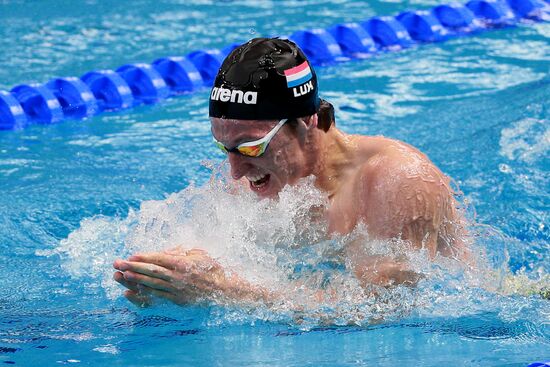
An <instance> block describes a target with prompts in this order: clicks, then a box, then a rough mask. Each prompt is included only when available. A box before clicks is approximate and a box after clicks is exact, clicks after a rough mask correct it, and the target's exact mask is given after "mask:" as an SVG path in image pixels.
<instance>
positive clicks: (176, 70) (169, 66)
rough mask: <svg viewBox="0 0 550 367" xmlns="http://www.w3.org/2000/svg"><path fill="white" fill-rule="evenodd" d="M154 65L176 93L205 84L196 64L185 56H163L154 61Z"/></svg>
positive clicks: (192, 89) (191, 89)
mask: <svg viewBox="0 0 550 367" xmlns="http://www.w3.org/2000/svg"><path fill="white" fill-rule="evenodd" d="M153 67H154V68H155V69H156V70H157V72H158V73H159V74H160V75H161V76H162V78H163V79H164V81H165V82H166V84H167V85H168V86H169V87H170V89H171V90H172V91H173V92H175V93H185V92H192V91H194V90H196V89H199V88H201V87H202V86H203V80H202V76H201V74H200V73H199V71H198V70H197V68H195V65H193V64H192V63H191V62H190V61H189V60H187V59H185V58H183V57H163V58H161V59H158V60H155V61H153Z"/></svg>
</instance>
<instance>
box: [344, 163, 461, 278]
mask: <svg viewBox="0 0 550 367" xmlns="http://www.w3.org/2000/svg"><path fill="white" fill-rule="evenodd" d="M410 165H411V163H410V162H408V161H406V160H405V161H403V160H400V159H399V158H396V157H392V158H391V159H385V160H379V161H377V162H376V165H374V166H373V165H369V164H367V165H365V167H364V168H363V172H362V175H361V177H360V180H359V182H358V184H359V193H360V195H361V196H360V197H362V198H363V203H364V204H363V207H362V208H361V211H362V214H363V218H362V219H363V220H364V221H365V222H366V224H367V229H368V232H369V236H370V238H374V239H381V240H389V239H401V240H404V241H407V243H408V244H409V245H410V246H411V250H413V249H425V250H426V251H427V253H428V256H429V257H430V258H432V259H433V258H434V257H435V255H436V252H437V250H438V248H437V247H438V241H437V239H438V234H439V230H440V228H441V227H442V221H443V220H444V219H445V218H446V217H447V216H448V213H451V214H452V215H454V214H455V213H454V211H453V210H454V208H453V207H452V205H454V204H455V201H454V198H453V196H452V191H451V190H450V188H449V185H448V179H447V178H446V177H445V176H444V175H443V174H442V173H441V172H440V171H439V170H438V169H437V168H436V167H435V166H434V165H433V164H432V163H431V162H429V161H428V160H427V158H426V162H424V164H423V165H422V166H421V169H417V171H416V175H414V176H411V174H410V172H411V171H413V169H415V167H411V166H410ZM366 243H367V242H366V240H361V239H357V240H355V241H353V242H352V243H350V244H349V245H348V247H347V251H346V252H347V258H348V261H349V263H350V264H351V267H352V269H353V271H354V273H355V275H356V277H357V278H358V279H359V280H360V281H361V282H362V283H363V284H364V285H365V286H366V285H368V284H374V285H380V286H391V285H397V284H405V285H414V284H416V283H417V282H418V281H419V279H420V278H421V275H420V274H417V273H415V272H414V271H412V270H411V266H410V264H408V263H407V261H406V260H405V259H401V258H395V257H392V256H382V255H372V254H369V253H368V252H367V251H366V249H365V245H366ZM388 244H389V245H390V244H391V242H388Z"/></svg>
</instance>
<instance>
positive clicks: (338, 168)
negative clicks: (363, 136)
mask: <svg viewBox="0 0 550 367" xmlns="http://www.w3.org/2000/svg"><path fill="white" fill-rule="evenodd" d="M313 135H314V136H313V137H312V145H311V146H312V149H314V150H315V151H314V152H312V154H310V158H311V160H312V161H311V162H310V164H311V167H313V170H312V174H313V175H314V176H315V177H316V180H315V186H316V187H317V188H319V189H320V190H322V191H325V192H327V193H328V196H329V198H331V197H332V196H333V195H334V194H335V193H336V192H337V191H338V189H339V187H340V185H341V184H342V183H343V180H342V178H343V176H345V175H346V174H347V173H348V172H349V169H350V168H352V167H353V165H354V164H353V162H354V161H355V157H356V152H357V145H356V143H355V141H354V139H353V137H351V136H350V135H348V134H345V133H343V132H341V131H340V130H338V129H336V128H335V127H331V128H330V130H329V131H327V132H323V131H321V130H319V129H316V131H315V132H314V134H313Z"/></svg>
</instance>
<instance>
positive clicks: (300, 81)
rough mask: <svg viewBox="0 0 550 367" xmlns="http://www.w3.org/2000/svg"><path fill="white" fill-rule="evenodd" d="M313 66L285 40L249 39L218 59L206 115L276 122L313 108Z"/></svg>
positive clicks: (316, 100)
mask: <svg viewBox="0 0 550 367" xmlns="http://www.w3.org/2000/svg"><path fill="white" fill-rule="evenodd" d="M318 94H319V92H318V88H317V76H316V75H315V70H313V67H311V65H310V64H309V62H308V61H307V58H306V56H305V55H304V53H303V52H302V50H300V48H299V47H298V46H297V45H296V44H295V43H294V42H291V41H289V40H283V39H278V38H254V39H252V40H250V41H248V42H247V43H245V44H243V45H241V46H239V47H237V48H236V49H234V50H233V51H232V52H231V53H230V54H229V55H228V56H227V57H226V58H225V60H224V61H223V64H222V66H221V67H220V70H219V71H218V75H217V76H216V80H215V81H214V87H213V88H212V92H211V93H210V113H209V114H210V117H221V118H225V119H239V120H278V119H284V118H296V117H303V116H309V115H313V114H315V113H316V112H317V111H319V103H320V100H319V95H318Z"/></svg>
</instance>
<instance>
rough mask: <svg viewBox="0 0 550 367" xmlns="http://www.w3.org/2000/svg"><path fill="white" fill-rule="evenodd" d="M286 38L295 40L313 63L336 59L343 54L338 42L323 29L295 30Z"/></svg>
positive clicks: (340, 57)
mask: <svg viewBox="0 0 550 367" xmlns="http://www.w3.org/2000/svg"><path fill="white" fill-rule="evenodd" d="M288 39H290V40H291V41H294V42H296V43H297V44H298V45H299V46H300V48H301V49H302V51H304V53H305V54H306V56H307V58H308V59H309V61H310V62H311V63H312V64H314V65H318V64H322V63H326V62H332V61H338V59H342V58H343V56H344V55H343V54H342V49H341V48H340V46H339V45H338V42H336V40H335V39H334V37H332V35H331V34H330V33H329V32H327V31H326V30H324V29H320V28H319V29H312V30H308V31H297V32H294V33H292V34H291V35H290V37H288Z"/></svg>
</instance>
